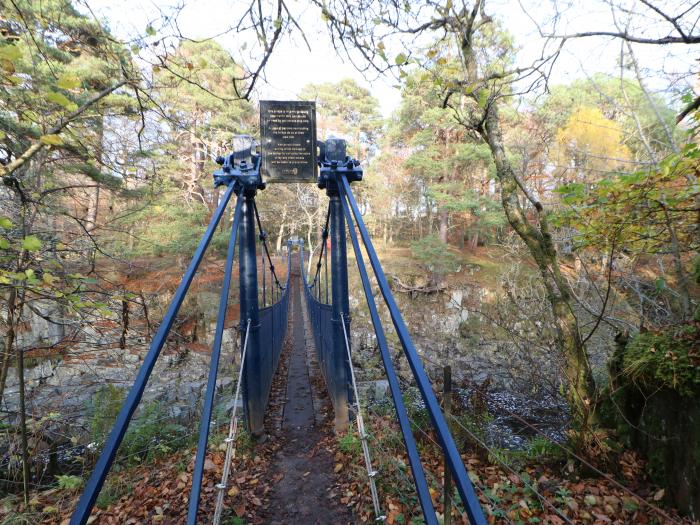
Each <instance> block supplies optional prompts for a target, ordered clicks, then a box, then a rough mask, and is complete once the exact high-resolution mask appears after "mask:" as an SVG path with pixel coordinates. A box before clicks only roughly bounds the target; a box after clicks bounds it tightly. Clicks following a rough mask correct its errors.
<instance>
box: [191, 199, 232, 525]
mask: <svg viewBox="0 0 700 525" xmlns="http://www.w3.org/2000/svg"><path fill="white" fill-rule="evenodd" d="M242 204H243V199H242V197H241V196H240V195H239V197H238V201H237V202H236V210H235V211H234V213H233V225H232V226H231V237H230V239H229V242H228V252H227V254H226V267H225V269H224V280H223V283H222V284H221V298H220V300H219V313H218V315H217V318H216V331H215V332H214V342H213V344H212V349H211V363H210V365H209V378H208V379H207V391H206V394H205V396H204V406H203V407H202V418H201V420H200V424H199V441H198V442H197V455H196V457H195V461H194V470H193V472H192V489H191V491H190V501H189V506H188V509H187V524H188V525H195V523H197V510H198V508H199V497H200V492H201V488H202V475H203V472H204V460H205V458H206V456H207V442H208V441H209V426H210V424H211V413H212V408H213V406H214V394H215V393H216V376H217V374H218V372H219V356H220V355H221V340H222V338H223V335H224V324H225V322H226V311H227V310H228V294H229V288H230V287H231V273H232V272H233V255H234V252H235V251H236V236H237V234H238V225H239V224H240V222H241V207H242Z"/></svg>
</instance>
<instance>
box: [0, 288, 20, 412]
mask: <svg viewBox="0 0 700 525" xmlns="http://www.w3.org/2000/svg"><path fill="white" fill-rule="evenodd" d="M16 309H17V289H16V288H14V287H12V288H10V294H9V297H8V298H7V319H6V321H5V322H6V324H7V333H6V334H5V341H4V342H5V345H4V346H5V348H4V349H3V355H2V368H0V406H2V399H3V394H4V393H5V383H6V382H7V372H8V370H9V369H10V362H11V361H12V347H13V345H14V342H15V311H16Z"/></svg>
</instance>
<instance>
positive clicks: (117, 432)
mask: <svg viewBox="0 0 700 525" xmlns="http://www.w3.org/2000/svg"><path fill="white" fill-rule="evenodd" d="M233 189H234V185H233V184H231V185H229V187H228V189H227V190H226V193H224V196H223V198H222V199H221V202H220V203H219V206H218V207H217V208H216V211H215V212H214V215H212V218H211V221H210V222H209V226H207V229H206V231H205V232H204V235H203V236H202V239H201V241H200V242H199V245H198V246H197V249H196V250H195V253H194V255H193V256H192V261H191V262H190V265H189V266H188V268H187V271H186V272H185V274H184V276H183V278H182V281H180V284H179V286H178V287H177V290H176V291H175V294H174V295H173V299H172V301H171V302H170V306H169V307H168V311H167V312H166V314H165V316H164V317H163V321H162V322H161V324H160V326H159V327H158V331H157V332H156V335H155V336H154V337H153V341H152V342H151V346H150V348H149V350H148V353H147V354H146V356H145V357H144V360H143V364H142V365H141V368H140V369H139V372H138V375H137V376H136V379H135V380H134V386H133V387H132V388H131V390H130V391H129V394H128V395H127V397H126V399H125V400H124V403H123V404H122V407H121V410H120V411H119V415H118V416H117V420H116V422H115V424H114V427H113V428H112V431H111V432H110V434H109V437H108V438H107V442H106V443H105V446H104V448H103V449H102V453H101V454H100V457H99V459H98V460H97V463H96V464H95V469H94V470H93V472H92V474H91V475H90V478H89V479H88V481H87V484H86V486H85V491H84V492H83V494H82V496H81V497H80V500H79V501H78V505H77V507H76V509H75V512H74V513H73V516H72V517H71V520H70V524H71V525H84V524H85V523H86V522H87V520H88V518H89V517H90V512H91V511H92V508H93V506H94V505H95V501H96V500H97V496H98V495H99V493H100V489H101V488H102V485H103V484H104V481H105V479H106V478H107V474H108V472H109V470H110V468H111V466H112V463H113V462H114V458H115V457H116V454H117V450H118V448H119V445H120V444H121V442H122V439H124V434H125V433H126V429H127V427H128V426H129V422H130V421H131V417H132V416H133V415H134V412H135V411H136V407H137V406H138V404H139V402H140V401H141V397H142V396H143V391H144V390H145V388H146V382H147V381H148V378H149V377H150V375H151V372H153V367H154V366H155V364H156V360H157V359H158V356H159V355H160V351H161V350H162V348H163V345H164V344H165V340H166V338H167V336H168V332H169V331H170V328H171V327H172V325H173V322H174V321H175V316H176V315H177V313H178V311H179V310H180V306H181V305H182V302H183V301H184V299H185V295H186V294H187V290H189V287H190V284H192V280H193V279H194V275H195V273H196V272H197V269H198V268H199V264H200V263H201V262H202V259H203V257H204V253H205V252H206V250H207V247H208V246H209V242H210V241H211V239H212V237H213V235H214V232H215V231H216V227H217V226H218V225H219V222H220V221H221V217H222V216H223V214H224V211H225V210H226V207H227V205H228V203H229V200H230V199H231V195H232V194H233Z"/></svg>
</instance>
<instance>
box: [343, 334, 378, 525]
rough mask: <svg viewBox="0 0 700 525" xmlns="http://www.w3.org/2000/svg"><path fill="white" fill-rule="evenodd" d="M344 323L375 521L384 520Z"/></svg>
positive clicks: (357, 418)
mask: <svg viewBox="0 0 700 525" xmlns="http://www.w3.org/2000/svg"><path fill="white" fill-rule="evenodd" d="M340 324H342V325H343V335H344V336H345V350H346V351H347V354H348V362H349V363H350V379H351V380H352V389H353V391H354V392H355V406H356V414H355V421H356V422H357V433H358V434H359V435H360V443H361V444H362V454H363V455H364V458H365V466H366V467H367V478H368V479H369V492H370V494H371V495H372V506H373V507H374V517H375V521H384V520H386V516H384V515H383V514H382V511H381V509H380V508H379V496H378V495H377V484H376V482H375V479H374V478H375V477H376V476H377V471H376V470H374V469H373V468H372V458H371V456H370V454H369V446H368V445H367V438H368V436H367V433H366V432H365V422H364V418H363V416H362V407H361V406H360V394H359V392H358V391H357V381H356V380H355V367H354V366H353V365H352V353H351V352H350V341H349V340H348V331H347V329H346V328H345V323H344V322H343V323H340Z"/></svg>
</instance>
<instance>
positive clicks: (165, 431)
mask: <svg viewBox="0 0 700 525" xmlns="http://www.w3.org/2000/svg"><path fill="white" fill-rule="evenodd" d="M124 398H125V392H124V390H123V389H119V388H116V387H114V386H113V385H107V386H104V387H102V388H100V389H99V390H98V391H97V392H96V393H95V396H94V397H93V399H92V405H91V407H90V411H89V412H90V414H91V418H90V429H91V432H92V436H93V439H94V440H95V441H96V442H97V443H104V441H105V439H106V437H107V435H108V434H109V431H110V430H111V428H112V426H113V425H114V422H115V421H116V418H117V415H118V414H119V410H120V408H121V404H122V402H123V400H124ZM169 420H170V417H169V416H168V410H167V407H166V406H165V405H164V404H163V403H160V402H158V401H151V402H149V403H146V404H145V406H143V408H142V409H141V412H140V413H139V414H138V415H137V416H136V417H134V418H133V419H132V421H131V424H130V425H129V429H128V430H127V432H126V435H125V436H124V440H123V441H122V444H121V446H120V447H119V458H121V462H123V463H126V464H128V465H134V464H138V463H141V462H142V461H150V460H152V459H154V458H156V457H159V456H162V455H164V454H168V453H169V452H172V451H173V450H177V449H179V448H181V447H183V446H186V445H187V441H186V439H185V430H186V429H185V428H184V427H183V426H182V425H178V424H175V423H172V422H170V421H169Z"/></svg>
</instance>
